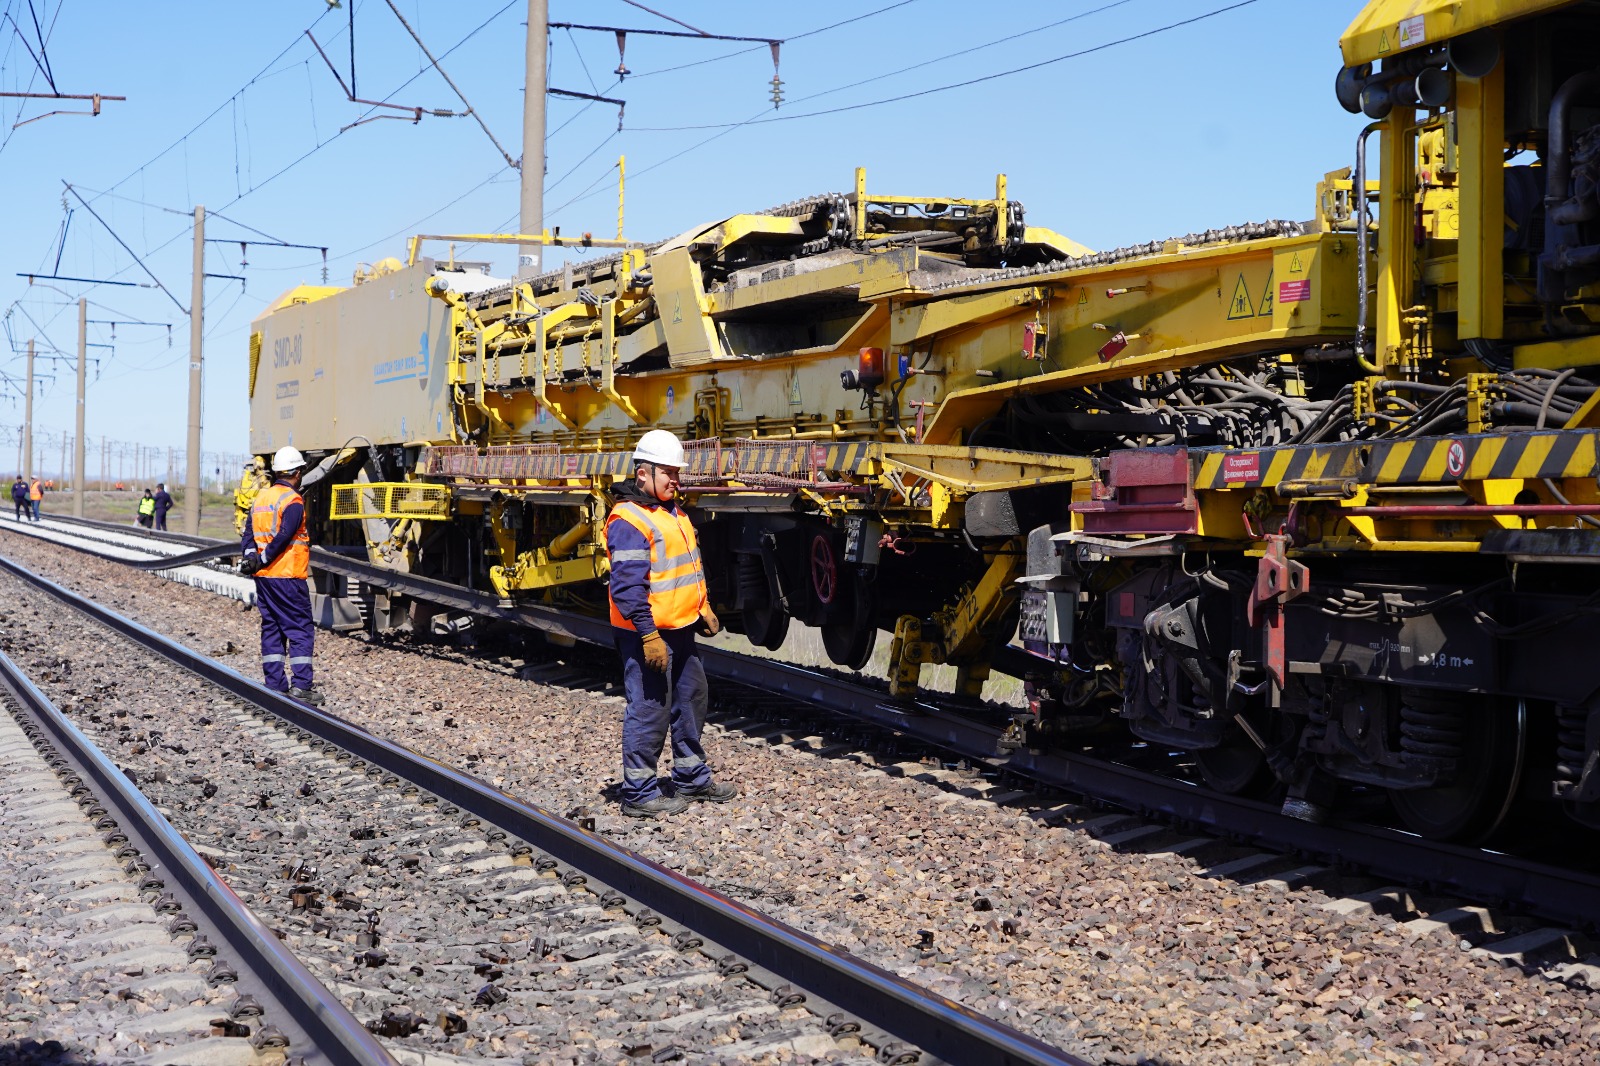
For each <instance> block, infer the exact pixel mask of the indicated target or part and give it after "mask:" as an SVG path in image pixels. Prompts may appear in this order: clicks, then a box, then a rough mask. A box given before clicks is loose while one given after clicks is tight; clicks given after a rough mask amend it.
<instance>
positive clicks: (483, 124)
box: [352, 0, 521, 167]
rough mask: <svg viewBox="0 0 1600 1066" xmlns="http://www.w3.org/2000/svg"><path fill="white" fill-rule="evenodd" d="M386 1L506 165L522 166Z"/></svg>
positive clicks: (402, 16)
mask: <svg viewBox="0 0 1600 1066" xmlns="http://www.w3.org/2000/svg"><path fill="white" fill-rule="evenodd" d="M384 3H386V4H388V5H389V10H390V11H393V12H394V17H395V18H397V19H399V20H400V25H402V26H404V27H405V28H406V32H407V33H409V34H410V35H411V39H412V40H413V41H416V42H417V47H418V48H420V49H422V54H423V55H425V56H427V57H428V62H429V63H432V64H433V69H434V70H437V71H438V72H439V76H440V77H441V78H443V79H444V80H445V84H446V85H448V86H450V90H451V91H452V92H454V93H455V94H456V96H457V97H459V98H460V99H461V102H462V103H463V104H464V105H466V108H467V114H469V115H471V116H472V120H473V121H474V122H476V123H477V124H478V127H479V128H480V129H482V130H483V135H484V136H485V137H487V138H489V141H490V142H491V143H492V144H493V145H494V146H495V148H496V149H498V150H499V152H500V154H501V155H502V156H503V157H504V158H505V161H506V165H507V166H513V167H520V166H521V162H520V161H519V160H515V159H512V158H511V153H510V152H508V151H506V149H505V146H504V145H502V144H501V143H500V142H499V141H498V140H496V139H495V135H494V134H493V133H492V132H491V131H490V129H489V124H488V123H486V122H484V121H483V116H482V115H480V114H478V111H477V109H476V108H474V107H473V106H472V101H470V100H468V99H467V96H466V94H465V93H463V92H462V91H461V90H460V88H458V87H457V86H456V83H455V82H454V81H452V80H451V78H450V75H449V74H447V73H445V69H444V67H442V66H440V64H439V60H437V59H435V58H434V57H433V53H432V52H430V51H428V46H427V45H425V44H423V43H422V38H421V37H419V36H417V31H416V30H414V29H412V28H411V23H409V22H407V21H406V17H405V16H404V15H402V14H401V13H400V9H399V8H398V7H395V6H394V0H384ZM353 7H354V0H352V8H353Z"/></svg>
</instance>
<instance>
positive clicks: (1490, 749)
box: [1389, 693, 1528, 844]
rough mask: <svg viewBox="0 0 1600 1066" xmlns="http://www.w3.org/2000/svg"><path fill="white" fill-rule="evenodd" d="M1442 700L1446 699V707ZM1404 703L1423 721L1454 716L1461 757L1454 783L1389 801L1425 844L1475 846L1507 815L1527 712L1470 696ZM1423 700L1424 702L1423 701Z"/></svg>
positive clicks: (1522, 754)
mask: <svg viewBox="0 0 1600 1066" xmlns="http://www.w3.org/2000/svg"><path fill="white" fill-rule="evenodd" d="M1445 699H1448V700H1450V701H1451V702H1450V703H1449V704H1446V703H1445V702H1444V701H1445ZM1407 700H1408V702H1409V703H1410V704H1411V706H1413V707H1415V708H1416V709H1417V710H1418V711H1420V712H1422V713H1423V714H1424V715H1425V716H1427V717H1429V718H1434V717H1437V716H1438V715H1439V714H1440V712H1441V711H1443V710H1444V709H1445V708H1446V707H1447V706H1448V707H1450V708H1451V709H1452V710H1454V711H1455V712H1456V715H1457V721H1458V722H1459V736H1460V738H1461V750H1462V755H1461V758H1460V769H1459V771H1458V772H1457V774H1456V780H1455V782H1454V783H1452V784H1449V785H1442V786H1440V787H1438V788H1422V789H1394V790H1391V791H1390V793H1389V801H1390V803H1392V804H1393V805H1394V809H1395V811H1396V813H1398V814H1399V815H1400V818H1401V820H1403V821H1404V822H1405V824H1406V826H1407V828H1409V829H1410V830H1411V831H1412V832H1414V833H1416V834H1417V835H1418V836H1421V837H1426V838H1427V839H1429V840H1448V841H1454V842H1456V843H1461V844H1477V843H1481V842H1483V841H1484V840H1486V839H1488V838H1489V837H1490V836H1491V835H1492V834H1493V833H1494V831H1495V830H1496V829H1498V828H1499V827H1500V826H1501V824H1502V823H1503V822H1505V820H1506V816H1507V815H1508V814H1510V813H1511V806H1512V801H1513V800H1514V799H1515V798H1516V795H1517V789H1518V786H1519V785H1520V784H1521V782H1522V765H1523V761H1524V759H1525V758H1526V753H1527V746H1528V745H1527V735H1528V708H1527V704H1526V703H1525V702H1522V701H1518V702H1517V703H1516V704H1514V705H1508V704H1506V703H1498V704H1497V703H1494V702H1490V701H1488V700H1476V699H1473V698H1472V697H1470V696H1452V697H1437V696H1426V697H1424V696H1422V695H1421V694H1418V693H1412V694H1409V695H1408V696H1407ZM1424 700H1426V702H1423V701H1424Z"/></svg>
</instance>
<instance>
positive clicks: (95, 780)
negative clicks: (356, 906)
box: [0, 652, 395, 1066]
mask: <svg viewBox="0 0 1600 1066" xmlns="http://www.w3.org/2000/svg"><path fill="white" fill-rule="evenodd" d="M0 686H3V687H4V689H5V690H6V691H7V692H9V693H10V695H11V696H12V698H13V699H14V700H15V702H16V705H17V707H18V708H19V709H20V710H21V711H22V713H23V714H24V715H26V716H27V717H28V718H30V719H32V720H33V722H34V723H35V724H36V726H37V727H38V729H39V731H40V733H41V735H42V736H44V737H46V738H48V743H49V744H50V745H52V746H53V747H54V748H55V750H56V752H57V754H59V756H60V757H61V758H63V759H65V760H66V761H67V762H68V763H69V764H70V765H71V767H72V772H73V773H75V774H76V775H77V776H78V777H79V778H81V779H82V780H83V782H84V783H85V784H86V785H88V786H89V787H90V789H91V790H92V791H93V793H94V795H95V798H96V799H97V800H98V801H99V802H100V804H101V805H102V806H104V807H105V808H106V810H107V812H108V814H109V815H110V816H111V817H112V818H114V819H115V821H116V826H115V828H116V830H117V831H118V832H120V833H122V834H124V835H125V836H126V837H127V838H128V841H129V843H131V844H132V845H133V846H135V847H137V848H138V849H139V851H140V852H141V854H142V856H143V857H144V860H145V861H146V862H147V863H148V864H149V866H150V872H151V874H152V875H154V876H156V877H157V878H159V879H160V880H161V881H162V882H164V884H163V886H162V887H164V888H170V889H171V890H172V891H173V893H174V895H176V896H177V897H178V898H179V899H181V900H183V901H184V903H185V909H186V911H187V913H188V914H189V915H190V916H191V917H193V918H195V919H196V920H197V922H198V923H199V924H200V925H201V928H202V929H203V931H204V932H206V933H207V934H208V935H210V936H214V937H216V939H217V942H218V946H219V948H221V950H222V953H224V954H225V955H226V956H227V957H228V958H229V959H230V960H231V961H233V962H235V963H237V964H238V965H239V966H240V967H241V970H240V972H239V975H238V988H239V990H240V991H241V992H244V993H248V994H250V995H252V996H255V997H256V998H257V999H258V1000H260V1001H261V1002H262V1004H263V1006H265V1007H266V1010H267V1014H266V1018H267V1019H268V1021H269V1022H270V1024H272V1025H274V1026H276V1027H277V1028H278V1030H279V1031H280V1032H282V1033H283V1034H284V1035H285V1036H286V1037H288V1039H289V1047H290V1049H291V1050H292V1054H293V1056H294V1058H295V1059H296V1060H297V1061H303V1062H306V1063H315V1064H326V1066H347V1064H348V1066H355V1064H381V1066H394V1064H395V1059H394V1058H392V1057H391V1056H390V1055H389V1053H388V1051H386V1050H385V1049H384V1047H383V1045H382V1044H381V1043H379V1042H378V1040H377V1038H376V1037H374V1036H373V1035H372V1034H371V1033H369V1032H368V1031H367V1030H366V1028H365V1027H364V1026H363V1025H362V1024H361V1022H360V1021H358V1020H357V1019H356V1018H355V1017H354V1016H353V1015H352V1014H351V1013H350V1012H349V1011H348V1010H346V1009H345V1007H344V1004H342V1003H341V1002H340V1001H339V999H338V997H337V996H335V995H334V994H333V993H332V992H330V991H329V990H328V989H327V988H325V987H324V986H323V985H322V984H321V983H320V982H319V981H318V980H317V979H316V978H315V977H313V976H312V975H311V974H310V973H309V972H308V971H307V970H306V968H305V967H304V966H303V965H302V964H301V962H300V960H299V959H297V958H295V957H294V955H293V954H292V953H291V952H290V951H289V949H288V948H286V947H285V946H284V945H283V943H282V942H281V941H280V940H279V939H278V938H277V936H276V935H275V934H274V933H273V932H272V930H270V929H268V928H267V927H266V926H265V925H263V924H262V923H261V921H260V920H259V919H257V918H256V916H255V915H254V914H253V913H251V911H250V909H249V908H248V907H246V906H245V904H244V902H243V901H242V900H240V899H239V897H238V896H237V895H235V894H234V892H233V890H232V889H231V888H229V887H228V885H227V884H226V883H225V882H223V880H222V879H221V878H220V877H218V876H217V875H216V873H215V872H213V871H212V869H211V867H210V866H209V865H208V864H207V863H206V861H205V860H204V859H202V858H201V857H200V856H199V855H198V854H197V853H196V852H195V850H194V848H192V847H190V845H189V843H188V841H186V840H184V839H183V837H182V836H181V835H180V834H179V833H178V831H177V830H176V829H174V828H173V827H172V825H171V823H169V822H168V821H167V820H166V818H165V817H163V816H162V814H161V813H160V812H159V811H158V810H156V808H155V805H154V804H152V803H151V802H150V801H149V799H147V798H146V797H145V795H144V794H143V793H142V792H140V791H139V790H138V788H137V787H135V786H134V784H133V783H132V782H131V781H129V780H128V778H127V776H126V775H125V774H123V773H122V771H121V770H119V769H118V768H117V766H116V764H115V763H113V762H112V761H111V760H110V759H109V758H108V757H107V756H106V755H105V754H104V753H103V752H101V751H100V749H99V748H97V747H96V746H95V745H94V743H93V742H92V741H91V740H89V738H88V737H87V736H85V735H84V734H83V732H82V731H81V730H80V729H78V727H77V726H75V725H73V724H72V722H71V721H70V720H69V719H68V718H67V717H66V715H64V714H62V713H61V711H60V710H59V709H58V708H57V707H56V706H55V705H54V704H53V703H51V702H50V699H49V697H47V696H46V695H45V694H44V693H43V692H41V691H40V690H39V689H38V687H37V686H35V685H34V684H33V682H32V681H31V680H29V678H28V676H27V675H26V674H25V673H23V671H22V669H21V668H20V667H18V666H17V664H16V663H15V662H13V661H12V660H11V658H10V657H9V656H7V655H5V654H4V653H3V652H0ZM274 1005H275V1006H276V1007H277V1008H281V1009H274Z"/></svg>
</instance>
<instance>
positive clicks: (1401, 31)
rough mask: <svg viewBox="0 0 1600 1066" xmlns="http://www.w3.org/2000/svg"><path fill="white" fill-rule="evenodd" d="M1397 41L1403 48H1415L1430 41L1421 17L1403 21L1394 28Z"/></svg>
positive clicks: (1412, 17)
mask: <svg viewBox="0 0 1600 1066" xmlns="http://www.w3.org/2000/svg"><path fill="white" fill-rule="evenodd" d="M1394 35H1395V39H1396V40H1397V41H1398V42H1399V47H1401V48H1415V47H1416V46H1417V45H1419V44H1421V43H1423V42H1424V41H1426V40H1427V39H1428V31H1427V28H1426V25H1425V23H1424V22H1423V18H1422V16H1421V15H1412V16H1411V17H1410V18H1408V19H1401V20H1400V24H1399V25H1398V26H1396V27H1395V28H1394Z"/></svg>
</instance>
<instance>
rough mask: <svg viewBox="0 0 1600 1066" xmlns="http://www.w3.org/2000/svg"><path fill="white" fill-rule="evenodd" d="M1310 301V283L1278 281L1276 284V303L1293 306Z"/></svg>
mask: <svg viewBox="0 0 1600 1066" xmlns="http://www.w3.org/2000/svg"><path fill="white" fill-rule="evenodd" d="M1309 299H1311V282H1310V281H1280V282H1278V302H1279V303H1281V304H1294V303H1299V302H1300V301H1302V300H1309Z"/></svg>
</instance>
